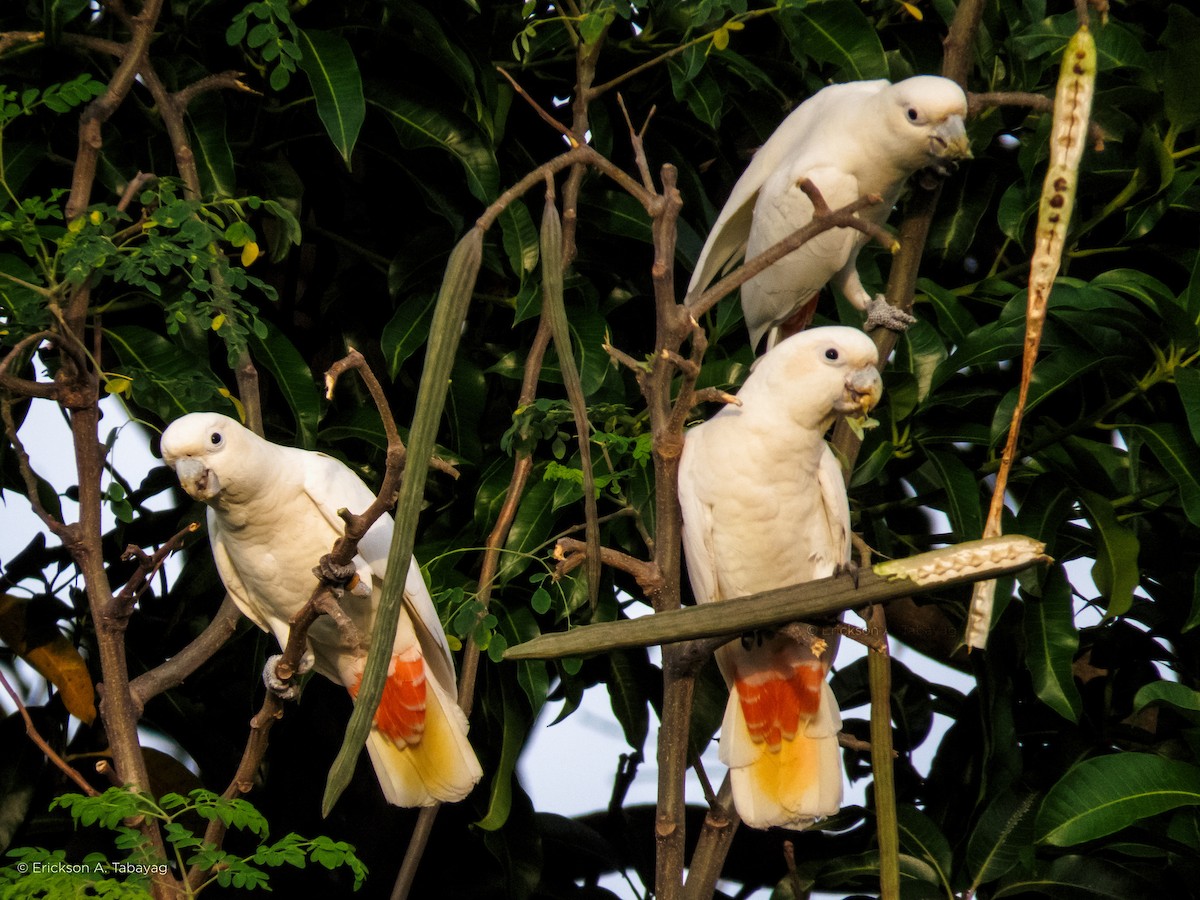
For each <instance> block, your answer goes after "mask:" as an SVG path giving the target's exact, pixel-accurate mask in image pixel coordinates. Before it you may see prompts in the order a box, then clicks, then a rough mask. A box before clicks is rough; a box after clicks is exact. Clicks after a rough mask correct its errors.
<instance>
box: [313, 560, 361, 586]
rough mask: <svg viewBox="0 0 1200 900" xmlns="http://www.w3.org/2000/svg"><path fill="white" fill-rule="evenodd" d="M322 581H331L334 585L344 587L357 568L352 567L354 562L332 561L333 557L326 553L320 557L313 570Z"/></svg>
mask: <svg viewBox="0 0 1200 900" xmlns="http://www.w3.org/2000/svg"><path fill="white" fill-rule="evenodd" d="M313 574H315V575H316V576H317V577H318V578H320V579H321V580H322V581H328V582H331V583H332V584H333V585H334V586H335V587H341V588H345V587H346V585H348V584H350V580H351V579H352V578H354V576H355V575H357V574H358V569H356V568H355V567H354V563H352V562H351V563H346V565H344V566H343V565H339V564H338V563H335V562H334V561H333V557H332V556H330V555H329V554H328V553H326V554H325V555H324V556H322V557H321V561H320V563H318V564H317V567H316V568H315V569H314V570H313Z"/></svg>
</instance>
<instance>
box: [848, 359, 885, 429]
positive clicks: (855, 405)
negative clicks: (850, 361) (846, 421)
mask: <svg viewBox="0 0 1200 900" xmlns="http://www.w3.org/2000/svg"><path fill="white" fill-rule="evenodd" d="M882 396H883V379H881V378H880V377H879V371H878V370H877V369H876V368H875V367H874V366H864V367H863V368H861V369H856V370H855V371H854V372H853V373H852V374H851V375H850V377H849V378H847V379H846V392H845V394H844V395H843V396H842V399H841V401H840V402H839V403H838V404H837V410H838V412H842V413H846V414H847V415H851V416H859V417H862V416H866V414H867V413H869V412H870V411H871V410H872V409H874V407H875V404H876V403H878V402H879V398H880V397H882Z"/></svg>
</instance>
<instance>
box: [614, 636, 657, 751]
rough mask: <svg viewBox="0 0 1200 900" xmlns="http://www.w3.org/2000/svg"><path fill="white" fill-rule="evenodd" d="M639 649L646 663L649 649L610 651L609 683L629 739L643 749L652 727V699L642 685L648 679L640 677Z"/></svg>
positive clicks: (615, 714) (638, 748)
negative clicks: (635, 662)
mask: <svg viewBox="0 0 1200 900" xmlns="http://www.w3.org/2000/svg"><path fill="white" fill-rule="evenodd" d="M635 653H640V654H641V656H642V660H643V663H644V660H645V656H646V651H645V650H614V651H613V652H612V653H609V654H608V665H609V677H608V682H607V686H608V696H609V700H610V701H611V703H612V711H613V715H614V716H616V717H617V721H618V722H620V723H621V730H622V731H623V732H625V741H626V743H628V744H629V746H630V747H632V748H633V749H634V750H638V751H640V750H641V749H642V747H643V746H645V744H646V735H647V734H648V733H649V730H650V710H649V707H650V700H649V698H648V697H647V696H646V692H645V690H644V689H643V687H642V685H643V683H644V682H643V681H642V680H641V679H639V677H638V675H639V672H638V667H637V666H636V665H635V664H634V659H633V654H635ZM643 667H644V665H643Z"/></svg>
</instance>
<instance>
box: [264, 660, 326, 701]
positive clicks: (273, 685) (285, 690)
mask: <svg viewBox="0 0 1200 900" xmlns="http://www.w3.org/2000/svg"><path fill="white" fill-rule="evenodd" d="M281 659H283V654H282V653H276V654H275V655H274V656H269V657H267V664H266V665H265V666H263V684H265V685H266V686H267V690H268V691H270V692H271V693H272V694H274V695H275V696H276V697H278V698H279V699H280V700H295V699H296V698H297V697H299V696H300V685H298V684H294V683H293V682H292V679H291V678H289V679H287V680H286V681H285V680H283V679H282V678H280V677H279V676H278V675H276V674H275V667H276V666H277V665H279V661H280V660H281ZM314 661H315V660H314V657H313V655H312V653H305V654H304V656H302V657H301V658H300V665H299V667H298V668H297V669H296V675H303V674H305V673H306V672H308V670H309V669H311V668H312V667H313V662H314ZM292 677H293V678H294V677H295V675H294V676H292Z"/></svg>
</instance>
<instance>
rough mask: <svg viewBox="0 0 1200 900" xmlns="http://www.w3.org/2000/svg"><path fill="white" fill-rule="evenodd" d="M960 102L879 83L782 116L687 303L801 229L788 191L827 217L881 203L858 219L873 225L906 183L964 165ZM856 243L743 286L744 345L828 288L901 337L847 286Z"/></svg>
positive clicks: (808, 251) (791, 261)
mask: <svg viewBox="0 0 1200 900" xmlns="http://www.w3.org/2000/svg"><path fill="white" fill-rule="evenodd" d="M966 113H967V98H966V95H965V94H964V93H963V91H962V88H960V87H959V86H958V85H957V84H955V83H954V82H953V81H951V80H950V79H948V78H941V77H939V76H936V75H918V76H916V77H915V78H907V79H905V80H904V81H900V82H897V83H896V84H892V83H890V82H888V81H885V80H879V81H853V82H850V83H848V84H834V85H830V86H829V87H827V88H824V89H823V90H820V91H818V92H817V93H815V94H813V96H811V97H810V98H809V99H808V100H806V101H804V102H803V103H802V104H800V106H798V107H797V108H796V109H795V110H793V111H792V113H791V114H790V115H788V117H787V118H786V119H784V120H783V122H782V124H780V126H779V127H778V128H777V129H775V132H774V133H773V134H772V135H771V136H770V137H769V138H768V139H767V142H766V143H765V144H763V145H762V147H761V148H760V149H759V150H758V152H757V153H756V154H755V155H754V158H753V159H752V160H751V161H750V165H749V166H747V167H746V171H745V172H743V173H742V177H741V178H739V179H738V181H737V184H735V185H734V187H733V192H732V194H731V195H730V197H729V201H728V202H727V203H726V204H725V207H724V208H723V209H722V210H721V214H720V215H719V216H718V217H717V221H716V222H715V223H714V224H713V227H712V231H710V232H709V235H708V240H707V241H705V244H704V249H703V250H701V251H700V258H699V259H698V260H697V261H696V269H695V271H694V272H693V273H692V280H691V283H690V284H689V285H688V292H689V293H691V292H692V291H696V290H701V289H703V288H706V287H708V285H709V284H711V283H712V282H713V281H714V280H715V279H716V277H717V275H718V273H720V272H722V271H723V270H724V269H725V268H727V267H729V266H731V265H732V264H733V263H736V262H737V260H738V259H740V258H741V257H742V256H745V258H746V259H751V258H753V257H755V256H757V255H758V254H760V253H762V252H763V251H764V250H766V249H768V248H769V247H771V246H772V245H773V244H776V243H778V242H779V241H781V240H783V239H784V238H785V237H787V236H788V235H789V234H791V233H792V232H793V231H795V230H796V229H798V228H801V227H803V226H804V225H807V224H808V223H809V222H810V221H811V220H812V217H813V205H812V202H811V201H810V200H809V199H808V197H807V195H805V193H804V192H803V191H802V190H801V189H800V187H799V182H800V180H801V179H804V178H807V179H808V180H809V181H810V182H812V183H813V184H814V185H816V187H817V188H818V190H820V192H821V195H822V196H823V197H824V198H825V202H826V203H827V204H828V205H829V207H830V209H838V208H839V207H842V206H845V205H846V204H848V203H853V202H854V201H855V200H857V199H859V198H860V197H863V196H866V195H868V194H878V195H879V196H880V197H882V198H883V202H881V203H878V204H875V205H874V206H871V207H868V208H867V209H866V210H864V211H863V212H861V213H860V214H859V215H860V216H861V217H862V218H864V219H867V220H869V221H871V222H874V223H875V224H877V225H882V224H883V222H884V221H885V220H886V219H887V216H888V213H889V212H890V211H891V209H892V207H893V206H894V205H895V203H896V200H897V198H898V197H899V195H900V191H901V189H902V188H903V187H904V183H905V182H906V181H907V180H908V177H909V176H910V175H912V174H913V173H915V172H917V171H918V170H919V169H923V168H926V167H933V168H935V169H937V170H939V171H941V172H946V171H948V170H949V167H951V166H953V165H954V164H955V163H956V162H957V161H958V160H961V159H969V158H970V156H971V149H970V145H969V143H968V141H967V134H966V131H965V129H964V127H963V117H964V116H965V115H966ZM866 242H867V237H866V235H864V234H863V233H862V232H861V231H858V230H857V229H852V228H833V229H830V230H829V231H826V232H824V233H822V234H820V235H819V236H817V237H816V238H814V239H813V240H811V241H809V242H808V243H806V244H804V245H802V246H801V247H800V248H799V249H797V250H794V251H792V252H791V253H789V254H788V255H787V256H785V257H783V258H782V259H780V260H779V261H777V262H776V263H774V264H773V265H771V266H768V267H767V268H766V269H765V270H764V271H762V272H761V273H759V274H758V275H756V276H755V277H753V278H751V279H750V280H749V281H747V282H746V283H745V284H743V285H742V310H743V312H744V313H745V318H746V327H747V328H748V329H749V331H750V343H751V345H752V346H753V347H755V348H756V349H757V347H758V343H759V340H760V339H761V338H762V336H763V334H764V333H767V332H768V331H769V332H771V333H770V334H769V335H768V338H767V349H770V348H771V347H772V346H773V345H774V344H775V343H776V342H777V341H778V339H779V337H780V335H779V334H778V329H779V326H781V325H783V324H784V323H785V322H786V321H787V320H788V319H790V318H791V317H793V316H797V314H798V313H800V314H801V315H799V316H797V318H798V319H803V321H799V322H797V323H796V324H797V325H798V326H799V327H792V328H790V329H789V331H796V330H799V328H803V327H804V326H805V325H807V323H808V321H809V320H811V318H812V309H811V308H810V303H815V299H816V296H815V295H816V294H817V293H818V292H819V291H820V290H821V288H823V287H824V286H825V285H826V284H827V283H828V282H830V281H832V282H833V283H834V284H835V285H836V286H837V287H838V288H839V289H840V290H841V292H842V294H843V295H844V296H845V297H846V299H847V300H849V301H850V302H851V303H853V304H854V306H855V307H857V308H858V309H860V310H862V311H864V312H866V313H867V323H866V324H867V327H868V328H871V327H874V326H876V325H884V326H886V327H889V328H894V329H898V330H899V329H903V328H906V327H907V326H908V325H910V324H911V323H912V321H913V319H912V317H911V316H908V315H907V314H906V313H903V312H901V311H899V310H897V309H895V308H894V307H892V306H889V305H888V303H887V301H886V300H885V299H884V298H883V297H882V296H877V297H875V298H872V297H871V295H870V294H869V293H867V290H866V289H865V288H864V287H863V285H862V282H861V281H860V280H859V277H858V269H857V268H856V264H857V261H858V252H859V250H861V249H862V247H863V246H864V245H865V244H866Z"/></svg>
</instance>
